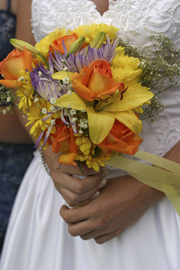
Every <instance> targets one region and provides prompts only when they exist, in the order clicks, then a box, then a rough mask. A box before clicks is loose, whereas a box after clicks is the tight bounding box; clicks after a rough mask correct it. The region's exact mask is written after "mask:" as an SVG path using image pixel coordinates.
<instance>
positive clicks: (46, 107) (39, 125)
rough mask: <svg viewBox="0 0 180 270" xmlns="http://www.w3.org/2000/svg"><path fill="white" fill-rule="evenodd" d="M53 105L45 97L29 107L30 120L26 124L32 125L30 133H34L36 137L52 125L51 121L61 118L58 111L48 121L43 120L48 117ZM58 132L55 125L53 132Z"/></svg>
mask: <svg viewBox="0 0 180 270" xmlns="http://www.w3.org/2000/svg"><path fill="white" fill-rule="evenodd" d="M51 107H52V105H51V104H50V103H49V102H48V101H46V100H43V99H40V101H39V102H37V103H33V104H32V106H31V107H30V108H29V112H28V113H27V116H28V120H29V122H28V123H27V124H26V126H28V125H32V127H31V130H30V134H32V135H33V137H34V138H38V136H39V135H40V133H41V132H42V131H45V130H47V129H48V128H49V127H50V126H51V123H52V122H51V121H52V120H53V119H56V118H60V113H59V112H56V113H53V114H52V115H51V117H49V118H48V119H47V120H46V121H43V119H44V118H45V117H47V112H50V111H51ZM55 132H56V128H55V126H53V127H52V129H51V134H54V133H55Z"/></svg>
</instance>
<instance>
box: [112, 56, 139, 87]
mask: <svg viewBox="0 0 180 270" xmlns="http://www.w3.org/2000/svg"><path fill="white" fill-rule="evenodd" d="M138 64H139V59H138V58H134V57H129V56H127V55H123V54H121V55H119V54H117V55H116V56H115V58H114V59H113V61H112V75H113V79H114V80H115V82H123V83H124V84H125V87H128V86H130V85H134V84H135V83H137V82H138V80H139V78H140V76H141V74H142V70H141V69H140V68H139V67H138Z"/></svg>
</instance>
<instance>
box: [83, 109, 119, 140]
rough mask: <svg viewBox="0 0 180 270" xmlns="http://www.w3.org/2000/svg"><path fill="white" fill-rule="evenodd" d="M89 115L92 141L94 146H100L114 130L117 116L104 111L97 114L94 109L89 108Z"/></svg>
mask: <svg viewBox="0 0 180 270" xmlns="http://www.w3.org/2000/svg"><path fill="white" fill-rule="evenodd" d="M87 114H88V124H89V135H90V139H91V141H92V142H93V143H94V144H99V143H101V142H102V141H103V140H104V139H105V137H106V136H107V135H108V133H109V132H110V130H111V129H112V126H113V124H114V120H115V116H114V115H113V114H112V113H108V112H104V111H101V112H95V110H94V109H93V108H92V107H87Z"/></svg>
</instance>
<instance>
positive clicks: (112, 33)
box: [68, 23, 118, 44]
mask: <svg viewBox="0 0 180 270" xmlns="http://www.w3.org/2000/svg"><path fill="white" fill-rule="evenodd" d="M117 31H118V28H116V27H115V26H112V25H107V24H104V23H100V24H96V23H92V24H90V25H80V26H79V27H78V28H76V29H74V30H73V31H70V30H69V31H68V32H69V34H72V33H76V34H77V35H78V37H80V36H84V37H85V42H86V43H88V44H89V43H91V41H92V40H93V39H94V38H95V36H96V35H97V34H98V33H99V32H104V33H105V34H106V35H108V36H109V38H110V40H112V39H114V38H115V37H116V32H117Z"/></svg>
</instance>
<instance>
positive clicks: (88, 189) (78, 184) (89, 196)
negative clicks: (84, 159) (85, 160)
mask: <svg viewBox="0 0 180 270" xmlns="http://www.w3.org/2000/svg"><path fill="white" fill-rule="evenodd" d="M59 155H60V154H59V153H58V154H55V153H53V152H52V148H51V147H49V148H48V149H47V150H45V151H44V157H45V160H46V163H47V164H48V167H49V170H50V173H51V177H52V179H53V182H54V186H55V188H56V189H57V191H59V193H60V194H61V195H62V196H63V198H64V199H65V201H66V202H67V203H68V205H69V206H82V205H85V204H87V203H89V202H90V201H91V200H93V199H94V198H95V197H97V196H98V195H99V192H98V191H99V190H100V189H101V188H102V187H103V186H104V185H105V184H106V180H105V179H104V177H105V175H106V174H107V173H106V171H102V170H101V171H100V172H99V173H98V174H97V173H96V172H95V171H94V170H93V169H88V168H87V167H86V166H85V164H82V169H83V172H84V173H82V172H81V171H80V169H79V167H78V166H77V167H75V166H69V165H60V164H59V163H58V159H59ZM72 175H77V176H84V177H85V178H84V179H83V180H81V179H80V178H78V177H73V176H72ZM86 176H87V177H86Z"/></svg>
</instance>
